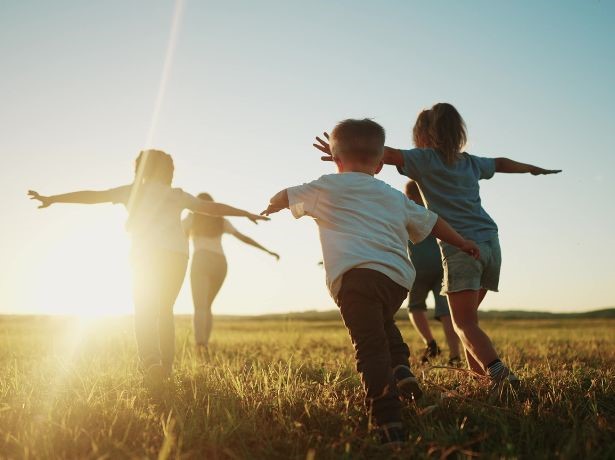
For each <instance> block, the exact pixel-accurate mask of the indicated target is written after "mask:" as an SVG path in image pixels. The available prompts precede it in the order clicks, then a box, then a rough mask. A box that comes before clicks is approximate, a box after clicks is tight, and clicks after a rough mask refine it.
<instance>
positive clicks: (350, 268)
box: [262, 119, 479, 447]
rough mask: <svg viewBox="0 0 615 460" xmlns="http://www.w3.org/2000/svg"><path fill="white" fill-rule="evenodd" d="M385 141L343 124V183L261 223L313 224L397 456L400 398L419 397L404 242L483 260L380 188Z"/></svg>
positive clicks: (335, 178) (378, 133)
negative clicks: (406, 307) (431, 238)
mask: <svg viewBox="0 0 615 460" xmlns="http://www.w3.org/2000/svg"><path fill="white" fill-rule="evenodd" d="M384 140H385V132H384V129H383V128H382V127H381V126H380V125H379V124H377V123H376V122H374V121H371V120H368V119H364V120H345V121H342V122H340V123H338V125H337V126H336V127H335V129H334V130H333V132H332V135H331V151H332V158H333V161H335V163H336V165H337V169H338V174H328V175H324V176H322V177H320V178H319V179H317V180H315V181H313V182H310V183H307V184H303V185H299V186H296V187H290V188H287V189H285V190H282V191H281V192H279V193H277V194H276V195H275V196H274V197H273V198H271V200H270V204H269V206H268V208H267V209H266V210H265V211H263V213H262V214H264V215H270V214H272V213H274V212H278V211H280V210H282V209H286V208H290V210H291V212H292V214H293V216H294V217H295V218H299V217H302V216H306V215H307V216H310V217H313V218H314V219H315V220H316V224H317V225H318V229H319V233H320V241H321V245H322V252H323V258H324V267H325V272H326V281H327V287H328V288H329V291H330V293H331V296H332V297H333V299H334V300H335V302H336V303H337V305H338V306H339V308H340V312H341V315H342V318H343V320H344V324H345V325H346V327H347V328H348V331H349V333H350V337H351V339H352V343H353V345H354V348H355V351H356V361H357V370H358V371H359V373H360V374H361V379H362V382H363V386H364V389H365V402H366V405H367V407H368V409H370V410H371V415H372V419H373V421H374V422H375V425H377V426H378V427H379V428H380V433H381V437H382V442H383V443H385V444H388V445H390V446H392V447H393V446H398V445H399V444H400V443H401V442H402V441H403V440H404V431H403V429H402V425H401V402H400V399H399V396H400V395H402V396H404V397H406V398H410V399H417V398H419V397H420V396H421V394H422V392H421V390H420V388H419V386H418V382H417V379H416V378H415V376H414V375H413V374H412V372H411V370H410V364H409V360H408V358H409V355H410V352H409V349H408V346H407V345H406V344H405V343H404V340H403V338H402V336H401V333H400V332H399V329H398V328H397V326H396V324H395V319H394V315H395V313H396V312H397V310H398V309H399V307H400V306H401V304H402V302H403V301H404V299H405V298H406V296H407V295H408V290H409V289H410V287H411V286H412V282H413V280H414V276H415V273H414V268H413V267H412V263H411V262H410V260H409V259H408V251H407V243H408V238H409V239H410V240H412V241H414V242H415V243H418V242H419V241H421V240H423V239H424V238H425V237H426V236H428V235H429V234H433V235H435V236H436V237H438V238H440V239H441V240H443V241H446V242H448V243H449V244H451V245H452V246H453V247H456V248H459V249H460V250H461V251H464V253H467V254H469V255H470V257H478V256H479V254H478V252H479V251H478V248H477V246H476V245H475V244H474V243H473V242H472V241H468V240H466V239H464V238H462V237H461V236H460V235H459V234H458V233H457V232H455V231H454V230H453V229H452V228H451V226H450V225H448V224H447V223H446V222H445V221H444V219H442V218H439V217H438V216H437V215H436V214H435V213H433V212H431V211H429V210H427V209H426V208H424V207H422V206H418V205H416V204H415V203H413V202H412V201H410V200H409V199H408V198H407V197H406V196H405V195H404V194H403V193H401V192H399V191H398V190H395V189H393V188H392V187H390V186H389V185H388V184H386V183H384V182H382V181H380V180H378V179H376V178H374V175H375V174H377V173H378V172H379V171H380V170H381V169H382V166H383V161H382V158H383V152H384V150H383V149H384Z"/></svg>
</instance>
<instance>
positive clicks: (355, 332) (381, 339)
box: [337, 269, 407, 425]
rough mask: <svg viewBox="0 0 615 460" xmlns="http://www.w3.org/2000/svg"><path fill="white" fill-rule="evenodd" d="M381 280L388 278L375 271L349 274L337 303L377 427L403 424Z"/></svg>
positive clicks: (367, 270)
mask: <svg viewBox="0 0 615 460" xmlns="http://www.w3.org/2000/svg"><path fill="white" fill-rule="evenodd" d="M382 278H386V276H384V275H382V274H381V273H378V272H376V271H374V270H369V269H353V270H350V271H348V272H346V274H344V279H343V281H342V287H341V289H340V292H339V294H338V299H337V302H338V305H339V307H340V312H341V314H342V318H343V320H344V324H345V325H346V327H347V328H348V331H349V333H350V337H351V339H352V343H353V345H354V348H355V351H356V360H357V370H358V371H359V373H360V374H361V380H362V382H363V387H364V389H365V403H366V405H367V407H368V408H371V411H372V416H373V418H374V421H375V423H376V424H377V425H386V424H389V423H396V422H400V421H401V403H400V400H399V396H398V392H397V386H396V384H395V380H394V378H393V370H392V367H391V353H390V351H389V343H388V340H387V334H386V332H385V328H384V316H383V313H384V312H383V307H384V302H383V299H382V298H381V297H382V292H381V291H382V290H381V287H380V286H379V283H380V282H381V281H382ZM386 279H388V278H386ZM406 360H407V357H406Z"/></svg>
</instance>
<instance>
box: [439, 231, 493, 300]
mask: <svg viewBox="0 0 615 460" xmlns="http://www.w3.org/2000/svg"><path fill="white" fill-rule="evenodd" d="M477 244H478V247H479V249H480V259H478V260H476V259H474V258H472V257H471V256H469V255H468V254H466V253H465V252H463V251H461V250H460V249H458V248H456V247H455V246H451V245H450V244H447V243H443V242H440V248H441V250H442V265H443V267H444V280H443V282H442V294H443V295H445V294H447V293H451V292H460V291H478V290H480V289H487V290H489V291H495V292H497V291H498V284H499V282H500V266H501V265H502V253H501V252H500V241H499V239H498V236H497V235H494V236H493V237H492V238H491V239H490V240H489V241H484V242H482V243H477Z"/></svg>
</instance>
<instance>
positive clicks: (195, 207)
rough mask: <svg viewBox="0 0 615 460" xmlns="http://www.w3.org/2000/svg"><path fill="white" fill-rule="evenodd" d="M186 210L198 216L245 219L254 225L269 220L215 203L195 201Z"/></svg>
mask: <svg viewBox="0 0 615 460" xmlns="http://www.w3.org/2000/svg"><path fill="white" fill-rule="evenodd" d="M188 209H190V210H191V211H193V212H196V213H199V214H209V215H211V216H238V217H247V218H248V219H250V220H251V221H252V222H254V223H255V224H256V223H258V221H259V220H269V218H268V217H263V216H259V215H258V214H252V213H250V212H248V211H244V210H243V209H238V208H234V207H232V206H229V205H226V204H222V203H216V202H215V201H204V200H198V199H196V200H194V201H193V202H192V203H191V204H190V206H188Z"/></svg>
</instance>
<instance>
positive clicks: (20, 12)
mask: <svg viewBox="0 0 615 460" xmlns="http://www.w3.org/2000/svg"><path fill="white" fill-rule="evenodd" d="M614 23H615V4H613V3H612V2H605V1H585V2H577V1H561V2H557V3H553V2H548V1H538V2H536V1H519V2H491V1H468V2H457V1H436V2H424V1H401V0H400V1H381V2H364V1H351V0H345V1H311V2H298V1H284V2H282V1H267V0H262V1H259V2H252V1H248V0H245V1H226V2H211V1H194V0H192V1H191V0H186V1H183V2H181V1H180V2H174V1H170V0H165V1H162V0H160V1H155V0H147V1H145V0H141V1H138V0H131V1H125V0H123V1H119V0H109V1H105V2H83V1H69V0H57V1H55V2H48V1H42V0H41V1H34V0H21V1H4V2H1V3H0V58H1V62H2V70H1V71H0V101H1V102H0V126H2V134H1V135H0V155H1V158H2V167H1V168H0V196H1V197H2V198H1V200H2V201H1V203H2V214H3V218H2V223H1V226H0V313H36V314H45V313H69V314H84V315H87V314H99V313H106V314H124V313H130V312H131V309H132V307H131V295H130V270H129V262H128V251H129V242H128V238H127V235H126V233H125V231H124V221H125V218H126V213H125V210H124V209H123V208H122V207H119V206H113V205H98V206H78V205H58V206H52V207H51V208H49V209H45V210H38V209H36V206H35V204H34V203H33V202H31V201H29V200H28V199H27V197H26V192H27V190H28V189H35V190H37V191H39V192H40V193H42V194H56V193H62V192H68V191H74V190H80V189H107V188H110V187H113V186H118V185H123V184H127V183H130V182H131V179H132V171H133V162H134V158H135V157H136V155H137V153H138V152H139V150H141V149H142V148H144V147H147V146H153V147H156V148H160V149H163V150H165V151H167V152H168V153H170V154H171V155H172V156H173V157H174V160H175V165H176V172H175V180H174V183H175V185H176V186H178V187H181V188H183V189H184V190H186V191H189V192H191V193H194V194H196V193H199V192H202V191H207V192H209V193H211V194H212V195H213V196H214V198H215V199H216V200H218V201H221V202H224V203H228V204H231V205H234V206H238V207H241V208H245V209H248V210H251V211H253V212H260V211H261V210H262V209H264V208H265V207H266V204H267V202H268V199H269V197H270V196H271V195H273V194H274V193H275V192H277V191H278V190H280V189H282V188H285V187H287V186H291V185H296V184H300V183H303V182H307V181H310V180H312V179H315V178H317V177H319V176H320V175H322V174H327V173H331V172H334V171H333V169H332V165H331V164H328V163H324V162H321V161H320V160H319V152H317V151H316V150H314V148H313V147H312V146H311V144H312V141H313V138H314V136H316V135H319V134H320V133H321V132H322V131H324V130H330V129H331V128H332V127H333V126H334V125H335V123H336V122H337V121H339V120H341V119H344V118H350V117H361V118H362V117H370V118H373V119H374V120H376V121H377V122H379V123H381V124H382V125H383V126H384V127H385V128H386V130H387V145H389V146H392V147H399V148H408V147H410V146H411V140H410V133H411V128H412V125H413V122H414V120H415V118H416V115H417V113H418V112H419V111H420V110H421V109H423V108H426V107H429V106H431V105H433V104H434V103H436V102H444V101H446V102H450V103H452V104H454V105H455V106H456V107H457V108H458V109H459V111H460V112H461V114H462V115H463V117H464V118H465V120H466V123H467V126H468V132H469V144H468V147H467V149H466V150H467V151H469V152H471V153H474V154H477V155H481V156H508V157H510V158H513V159H516V160H519V161H523V162H530V163H533V164H538V165H540V166H544V167H547V168H554V169H555V168H557V169H563V173H562V174H560V175H557V176H544V177H533V176H530V175H514V176H513V175H496V177H494V178H493V179H492V180H489V181H484V182H483V183H481V190H482V198H483V204H484V206H485V208H486V209H487V211H488V212H489V213H490V214H491V216H492V217H493V218H494V219H495V220H496V222H497V223H498V225H499V228H500V241H501V245H502V252H503V266H502V274H501V282H500V292H499V293H492V294H489V295H488V296H487V298H486V300H485V303H484V308H486V309H526V310H531V309H535V310H549V311H582V310H588V309H593V308H600V307H605V306H612V305H615V293H614V292H615V291H613V290H612V289H610V286H611V285H612V283H614V282H615V268H614V264H613V260H615V245H614V244H613V242H614V241H613V235H615V212H614V206H613V198H615V185H614V181H613V180H612V178H611V177H610V174H611V172H612V171H613V170H614V169H615V155H614V153H615V152H614V149H613V143H612V136H613V132H615V90H614V89H613V82H614V81H615V59H613V57H614V56H615V29H614V28H613V24H614ZM378 177H379V178H380V179H382V180H384V181H386V182H388V183H390V184H392V185H393V186H395V187H398V188H400V189H401V188H402V187H403V185H404V183H405V178H404V177H402V176H400V175H399V174H397V172H396V171H395V170H394V169H393V168H391V167H388V168H386V169H385V170H384V171H383V173H381V174H380V175H379V176H378ZM233 224H234V225H235V226H236V227H237V228H238V229H239V230H240V231H242V232H244V233H246V234H248V235H249V236H251V237H253V238H254V239H256V240H257V241H259V242H261V243H262V244H263V245H265V246H267V247H268V248H271V249H272V250H275V251H276V252H279V253H280V255H281V260H280V262H277V263H276V262H275V260H274V259H273V258H272V257H270V256H268V255H267V254H264V253H262V252H259V251H257V250H256V249H254V248H251V247H248V246H246V245H244V244H242V243H241V242H239V241H238V240H235V239H233V237H229V236H225V239H224V247H225V251H226V254H227V257H228V263H229V273H228V277H227V280H226V283H225V285H224V287H223V288H222V291H221V293H220V295H219V297H218V298H217V300H216V303H215V305H214V310H215V312H216V313H219V314H260V313H275V312H287V311H301V310H312V309H330V308H334V303H333V301H332V300H331V299H330V298H329V295H328V293H327V290H326V287H325V283H324V272H323V270H322V269H321V268H320V267H319V266H318V261H319V260H320V259H321V251H320V244H319V240H318V234H317V229H316V226H315V224H314V222H313V221H310V220H309V219H307V218H304V219H300V220H294V219H293V218H292V217H291V216H290V213H289V212H283V213H280V214H277V215H275V216H274V218H273V219H272V221H271V222H268V223H263V224H260V225H258V226H255V225H253V224H252V223H251V222H249V221H247V220H245V219H244V220H242V219H234V220H233ZM191 308H192V307H191V299H190V295H189V286H188V283H186V285H185V286H184V289H183V291H182V293H181V294H180V298H179V299H178V302H177V304H176V312H178V313H189V312H190V311H191Z"/></svg>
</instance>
